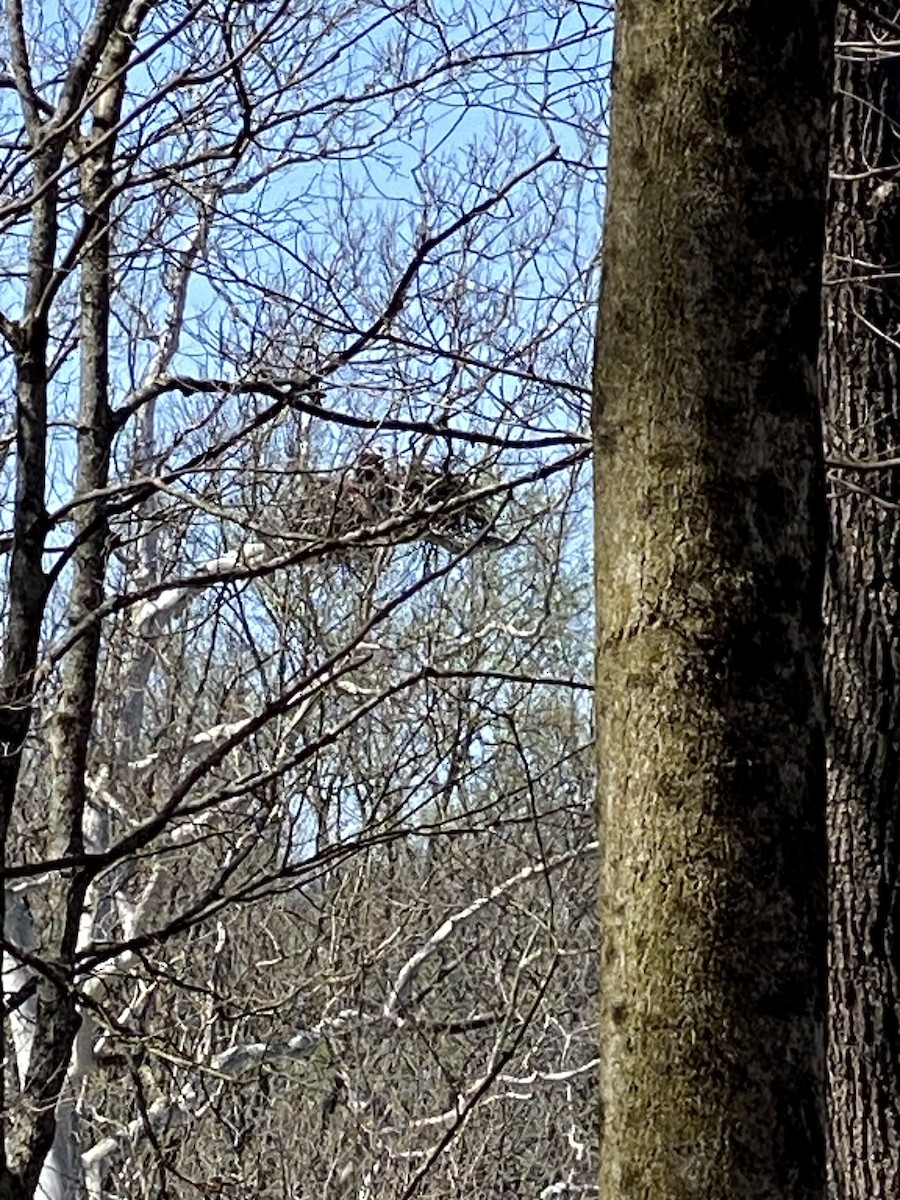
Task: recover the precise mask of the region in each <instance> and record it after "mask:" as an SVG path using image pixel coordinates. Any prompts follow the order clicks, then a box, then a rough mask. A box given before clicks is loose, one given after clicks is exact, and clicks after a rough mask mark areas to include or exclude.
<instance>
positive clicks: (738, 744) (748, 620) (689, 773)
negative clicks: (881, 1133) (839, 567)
mask: <svg viewBox="0 0 900 1200" xmlns="http://www.w3.org/2000/svg"><path fill="white" fill-rule="evenodd" d="M833 20H834V9H833V7H832V6H831V5H830V4H828V3H824V2H821V3H820V2H818V0H807V2H806V3H798V4H793V5H786V4H784V3H782V2H777V3H776V2H775V0H760V2H756V3H749V4H744V5H740V6H738V5H735V4H731V3H724V4H723V3H721V2H720V0H694V2H693V3H691V4H689V5H685V4H681V3H676V2H675V0H655V2H654V3H650V0H622V2H621V3H620V5H619V9H618V25H617V35H616V67H615V74H614V99H613V111H612V140H611V147H610V194H609V201H608V209H607V216H606V225H605V230H604V263H603V284H602V288H601V306H600V320H599V336H598V357H597V371H596V404H595V446H596V499H597V517H596V520H597V554H596V570H597V599H598V675H597V726H598V754H599V770H600V811H601V838H602V847H601V853H602V885H601V922H602V936H603V951H602V965H601V1016H600V1019H601V1031H600V1045H601V1055H602V1074H601V1096H602V1103H603V1111H604V1128H603V1143H602V1159H601V1178H600V1194H601V1195H602V1196H603V1200H626V1198H627V1200H647V1198H648V1197H653V1198H654V1200H667V1198H671V1200H676V1198H677V1200H684V1198H687V1197H697V1198H698V1200H699V1198H701V1197H702V1200H800V1198H803V1200H814V1198H820V1197H822V1196H823V1194H824V1177H825V1153H824V1133H823V1127H822V1118H823V1112H822V1109H823V1104H822V1096H823V1078H822V1075H823V1023H824V1010H825V981H824V965H825V938H826V934H825V919H826V899H825V872H826V850H825V779H824V749H823V737H822V727H821V720H822V697H821V644H822V630H821V614H820V602H821V585H822V566H823V553H824V533H825V514H824V487H823V473H822V467H821V440H820V439H821V431H820V428H819V419H818V412H817V398H816V389H815V361H816V352H817V340H818V331H819V285H820V267H821V254H822V231H823V225H824V192H825V178H826V148H827V134H826V127H827V109H828V96H829V92H830V76H831V59H830V50H831V45H832V36H833V28H834V25H833Z"/></svg>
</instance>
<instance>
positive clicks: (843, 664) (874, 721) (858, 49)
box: [821, 8, 900, 1200]
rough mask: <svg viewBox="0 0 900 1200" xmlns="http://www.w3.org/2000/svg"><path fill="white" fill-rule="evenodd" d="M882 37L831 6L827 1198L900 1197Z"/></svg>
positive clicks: (896, 194)
mask: <svg viewBox="0 0 900 1200" xmlns="http://www.w3.org/2000/svg"><path fill="white" fill-rule="evenodd" d="M890 15H891V16H893V15H894V10H892V11H891V14H890ZM884 36H885V31H884V30H882V29H879V28H878V26H877V24H870V22H869V21H868V20H866V19H864V18H861V17H859V16H857V15H856V14H855V13H854V12H853V11H852V10H850V9H849V8H845V9H843V10H842V11H841V13H840V15H839V19H838V51H837V60H836V67H835V77H836V89H835V105H834V112H833V120H832V146H831V171H832V180H831V185H830V195H829V212H828V225H827V230H828V232H827V253H826V276H825V284H826V286H825V288H824V289H823V295H824V301H823V304H824V321H823V339H822V356H821V368H822V382H823V397H824V401H825V410H826V419H825V424H826V452H827V454H828V457H829V458H830V459H831V465H832V469H831V488H830V539H831V540H830V547H829V556H828V569H827V574H826V589H825V616H826V627H827V657H826V689H827V700H828V712H829V716H830V720H829V723H828V751H829V845H830V876H831V878H830V883H831V887H830V904H831V944H830V971H829V1021H828V1031H829V1032H828V1055H827V1061H828V1080H829V1086H828V1109H829V1128H830V1132H831V1145H830V1154H829V1161H830V1180H831V1190H832V1194H833V1195H834V1196H835V1197H836V1200H896V1197H897V1196H898V1195H900V976H898V972H900V937H898V935H900V925H898V918H900V892H898V886H897V883H898V871H900V828H898V816H900V808H898V797H900V624H898V617H900V608H898V588H900V514H898V509H897V505H898V503H900V471H898V468H897V467H896V465H894V466H890V467H888V468H886V469H877V468H876V469H871V468H870V469H865V468H864V467H862V466H860V467H859V468H858V469H853V468H852V467H850V466H849V464H851V463H854V462H858V463H860V464H863V463H868V464H873V463H875V462H877V461H878V460H884V459H885V458H893V459H894V461H895V463H896V457H897V454H898V451H900V407H898V377H900V369H898V368H900V361H898V350H900V346H898V335H900V307H898V301H900V286H898V285H900V279H898V272H900V180H898V177H897V169H898V165H900V139H898V133H897V130H898V122H900V59H898V58H897V55H896V50H895V49H894V50H890V49H888V50H887V51H886V50H885V48H883V47H879V46H878V45H877V43H876V38H883V37H884ZM889 36H890V37H891V39H892V40H894V39H893V35H889ZM894 45H896V41H894Z"/></svg>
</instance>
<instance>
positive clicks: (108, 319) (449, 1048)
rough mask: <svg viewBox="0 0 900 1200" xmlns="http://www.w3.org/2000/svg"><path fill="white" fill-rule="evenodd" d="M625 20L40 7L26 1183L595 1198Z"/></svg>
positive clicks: (53, 1193) (13, 835) (10, 1109)
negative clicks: (587, 515)
mask: <svg viewBox="0 0 900 1200" xmlns="http://www.w3.org/2000/svg"><path fill="white" fill-rule="evenodd" d="M603 19H604V17H603V13H602V10H597V11H596V12H594V13H589V12H588V11H587V9H585V8H581V7H575V8H572V9H568V10H566V12H565V13H563V14H561V15H557V16H554V15H553V13H552V12H551V11H550V10H549V9H548V10H547V11H544V12H540V13H538V12H536V11H532V10H530V9H525V8H524V7H523V8H519V7H517V6H512V7H511V8H508V9H506V8H502V7H500V6H498V7H497V9H496V11H490V12H488V11H487V10H485V9H483V8H482V6H479V7H478V10H477V11H470V10H468V9H466V8H465V7H464V6H454V5H448V6H447V7H446V8H440V7H438V6H435V5H432V4H430V3H425V4H422V3H420V2H419V3H416V4H404V5H400V6H398V7H397V8H396V9H394V10H385V9H384V8H383V7H382V6H378V5H369V4H367V3H364V4H344V3H338V2H336V3H334V4H333V5H328V6H326V7H324V8H323V7H322V6H316V7H315V8H314V9H309V10H307V9H305V8H303V7H302V6H300V5H296V4H294V3H290V2H288V0H281V2H279V3H259V4H256V3H254V4H252V5H247V4H240V5H238V4H234V3H232V2H230V0H224V2H222V3H215V2H212V0H196V2H195V3H194V4H187V5H182V4H178V3H174V2H169V0H162V2H160V3H155V4H154V3H151V2H149V0H146V2H145V0H132V2H130V3H128V2H125V0H98V2H97V3H96V5H94V6H92V7H91V9H90V11H89V12H85V11H83V10H82V9H78V8H73V10H72V11H68V10H67V9H65V8H64V7H63V6H60V8H59V10H58V13H57V14H56V16H51V15H50V14H48V13H46V12H44V10H43V9H42V8H41V7H40V6H37V7H35V8H34V9H31V8H28V7H25V6H23V5H22V4H21V3H19V2H18V0H10V4H9V5H8V6H7V10H6V17H5V23H4V25H3V28H2V48H3V52H4V54H5V55H6V58H7V72H6V74H4V75H3V77H2V80H0V82H2V86H3V89H4V92H3V95H4V97H5V98H6V100H7V103H6V104H5V105H4V107H3V108H2V109H0V198H2V200H0V221H2V223H3V230H4V233H5V239H4V242H3V244H2V251H0V259H2V261H0V266H2V270H3V279H4V285H3V288H2V289H0V304H2V309H3V315H2V316H0V333H2V335H3V338H4V339H5V346H6V352H5V356H4V358H3V371H4V372H5V382H6V383H7V385H8V389H9V394H10V395H14V396H15V403H14V406H13V408H12V409H11V410H10V412H9V414H8V426H7V431H6V434H5V435H4V441H3V443H2V445H3V449H4V451H5V460H4V467H3V471H4V474H3V481H4V489H5V490H4V492H3V497H2V499H3V506H4V512H5V514H6V529H5V531H4V533H3V534H2V537H3V542H2V546H3V549H4V550H5V552H6V555H7V561H8V571H7V576H6V580H5V584H4V591H3V604H4V620H5V625H4V644H3V667H2V675H0V714H2V720H0V743H2V749H3V755H2V758H0V795H2V800H3V807H2V811H3V822H2V827H0V834H2V838H3V846H4V868H3V870H4V885H5V886H4V906H5V909H4V913H5V915H4V924H3V928H4V999H5V1021H4V1027H3V1036H4V1041H5V1045H7V1046H8V1047H9V1051H8V1052H7V1053H6V1054H5V1055H4V1062H5V1068H4V1071H3V1073H2V1080H3V1094H2V1098H0V1114H2V1121H3V1133H4V1137H3V1139H2V1154H3V1158H2V1160H0V1195H2V1196H8V1197H17V1198H18V1197H31V1196H33V1195H36V1194H42V1195H44V1196H46V1197H51V1198H52V1200H61V1198H63V1197H68V1196H80V1195H87V1196H91V1197H98V1198H99V1197H111V1196H125V1195H135V1196H139V1195H144V1194H147V1195H155V1196H159V1195H166V1194H170V1192H171V1190H172V1189H175V1190H177V1191H178V1192H179V1194H181V1193H182V1192H183V1191H184V1190H185V1189H186V1188H191V1187H193V1188H194V1189H195V1190H197V1191H198V1192H201V1193H203V1194H210V1193H213V1194H216V1193H218V1194H222V1195H226V1194H246V1193H247V1192H248V1191H251V1190H252V1191H253V1193H254V1194H265V1193H267V1192H268V1193H269V1194H271V1195H273V1196H274V1195H279V1196H283V1195H285V1194H291V1192H292V1190H293V1191H294V1192H295V1193H296V1194H297V1195H300V1194H304V1192H303V1187H304V1185H303V1183H302V1182H301V1181H302V1180H304V1179H305V1180H315V1185H314V1186H315V1190H316V1192H317V1193H318V1192H321V1194H322V1195H335V1196H336V1195H354V1196H359V1197H362V1196H366V1195H378V1196H391V1195H395V1196H403V1197H412V1196H413V1195H428V1194H433V1195H444V1194H446V1192H447V1187H448V1182H449V1184H450V1185H452V1186H453V1187H457V1188H459V1189H461V1190H467V1191H468V1190H476V1191H477V1192H478V1194H479V1195H484V1196H490V1195H497V1196H500V1195H509V1194H517V1195H518V1194H523V1193H526V1192H527V1193H532V1192H533V1193H534V1194H546V1195H547V1196H550V1195H562V1194H565V1193H566V1191H568V1192H569V1194H572V1195H578V1194H581V1195H585V1194H590V1193H591V1190H592V1189H591V1184H590V1180H591V1176H592V1172H593V1145H592V1141H593V1139H592V1133H591V1105H590V1093H589V1080H590V1077H591V1071H592V1065H593V1060H594V1057H595V1051H594V1045H593V1034H594V1031H593V1026H592V1018H591V1005H590V995H591V989H592V986H593V985H592V976H591V972H590V969H589V967H588V965H587V964H588V961H589V955H590V951H591V949H592V946H593V944H594V931H593V928H592V921H591V903H590V895H591V864H590V849H591V846H592V844H593V843H592V836H593V835H592V831H591V817H590V810H591V803H590V799H589V797H590V784H589V769H588V766H587V764H586V761H585V758H584V746H585V743H586V742H587V740H588V739H587V728H588V705H587V698H588V695H589V688H588V686H587V685H586V684H585V682H584V679H585V671H586V665H585V663H584V662H582V661H580V659H578V658H577V657H576V658H573V655H572V652H571V646H572V644H581V645H584V646H586V645H587V643H588V638H587V636H586V634H585V632H584V624H585V616H584V608H585V604H584V588H583V586H579V581H578V576H577V572H576V568H575V566H574V565H573V564H574V563H575V562H576V561H577V558H578V556H579V555H581V556H582V557H583V553H584V551H583V547H584V544H585V534H584V530H583V528H582V526H581V516H580V515H579V514H583V503H582V500H583V491H582V482H583V481H582V478H581V467H582V465H583V464H584V462H585V460H586V455H587V443H586V437H585V430H584V412H583V409H584V399H585V395H586V381H585V380H584V371H583V367H582V364H583V362H584V361H585V358H586V355H585V349H584V348H585V345H586V339H587V327H588V324H589V317H588V312H589V298H590V295H591V290H592V283H591V280H592V273H591V264H592V260H593V253H592V251H593V245H592V239H593V236H594V234H593V223H592V222H589V223H588V229H589V232H587V233H585V225H584V223H583V222H582V221H581V220H580V215H581V213H582V211H584V212H587V213H593V205H594V203H595V196H596V185H597V175H596V169H595V167H594V166H593V165H592V156H593V154H594V152H595V150H596V148H597V146H598V144H599V132H600V130H601V128H602V118H603V113H602V110H601V107H600V106H599V101H600V100H601V99H602V96H601V93H599V92H598V91H597V90H596V88H592V89H590V90H588V89H585V88H584V87H583V86H582V81H583V79H584V78H590V79H592V80H593V79H594V78H596V75H597V72H598V70H599V67H598V62H599V58H600V54H601V48H602V34H603ZM586 97H587V98H588V99H589V100H590V101H591V102H592V103H593V102H595V101H596V102H597V103H598V107H596V108H595V109H593V110H592V109H590V108H586V107H585V98H586ZM579 635H580V642H579ZM537 1141H540V1143H541V1145H542V1153H541V1155H540V1157H538V1156H536V1155H534V1153H533V1147H534V1145H535V1144H536V1142H537ZM529 1147H531V1148H532V1149H530V1150H529V1149H528V1148H529Z"/></svg>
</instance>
